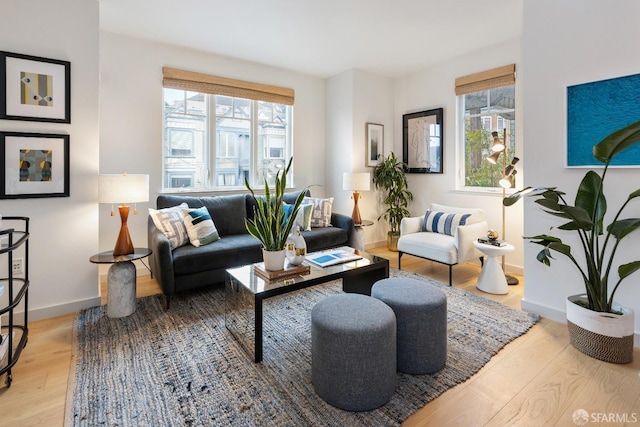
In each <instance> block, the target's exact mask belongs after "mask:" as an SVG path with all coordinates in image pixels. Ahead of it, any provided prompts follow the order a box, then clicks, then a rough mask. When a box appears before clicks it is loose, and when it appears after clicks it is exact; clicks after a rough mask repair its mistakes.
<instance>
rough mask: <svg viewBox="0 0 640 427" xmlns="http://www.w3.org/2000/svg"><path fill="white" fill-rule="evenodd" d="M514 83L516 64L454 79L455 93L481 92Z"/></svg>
mask: <svg viewBox="0 0 640 427" xmlns="http://www.w3.org/2000/svg"><path fill="white" fill-rule="evenodd" d="M515 83H516V64H511V65H505V66H503V67H498V68H494V69H491V70H487V71H482V72H480V73H475V74H470V75H468V76H464V77H458V78H457V79H456V95H465V94H467V93H474V92H481V91H483V90H489V89H495V88H498V87H503V86H511V85H513V84H515Z"/></svg>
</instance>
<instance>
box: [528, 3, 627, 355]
mask: <svg viewBox="0 0 640 427" xmlns="http://www.w3.org/2000/svg"><path fill="white" fill-rule="evenodd" d="M638 16H640V3H638V2H636V1H634V0H619V1H616V2H610V1H606V0H588V1H586V0H565V1H562V2H557V1H553V0H539V1H535V2H524V38H523V58H524V68H525V70H526V78H525V79H524V89H523V90H524V100H525V104H524V110H525V111H526V121H525V127H524V139H525V141H526V145H525V147H524V150H525V151H524V156H525V158H526V159H527V163H526V165H525V171H526V179H525V184H527V185H531V186H558V187H559V188H560V189H561V190H563V191H565V192H566V193H567V197H568V200H574V198H575V192H576V188H577V186H578V185H579V183H580V180H581V179H582V177H583V176H584V173H585V169H567V168H565V167H564V165H565V143H566V127H567V123H566V89H567V86H570V85H574V84H579V83H586V82H592V81H597V80H602V79H608V78H612V77H619V76H625V75H629V74H636V73H638V72H639V70H640V68H639V64H640V63H639V62H638V59H637V55H636V54H635V52H636V51H637V47H638V41H639V40H640V27H638V25H637V18H638ZM639 116H640V113H639ZM639 182H640V180H638V169H637V168H633V169H610V170H609V171H608V172H607V178H606V181H605V184H606V188H605V194H606V196H607V205H608V206H609V212H608V218H606V219H605V222H606V223H608V222H610V221H611V219H612V218H611V216H612V215H613V213H614V212H612V211H613V210H614V209H613V208H614V207H619V206H620V205H621V203H622V201H623V200H624V199H626V197H627V196H628V195H629V193H631V192H632V191H634V190H636V189H638V187H639V184H638V183H639ZM616 210H617V209H616ZM624 216H625V217H640V202H637V201H635V202H632V204H630V205H629V206H628V208H627V211H626V215H624ZM524 218H525V224H526V226H525V234H527V235H532V234H534V233H536V234H537V233H540V232H543V231H546V230H548V228H549V227H550V226H551V225H552V224H555V225H557V223H555V222H553V220H552V219H551V218H550V217H549V215H545V214H543V213H541V212H540V211H539V210H538V209H537V208H536V207H535V206H534V204H533V203H532V202H531V201H530V200H527V204H526V208H525V213H524ZM569 235H570V233H568V234H567V233H565V234H563V235H562V236H561V237H562V238H563V240H564V239H565V236H569ZM639 239H640V234H638V232H636V233H635V234H634V235H632V236H631V237H630V238H628V239H627V240H626V241H624V242H623V243H622V244H621V246H620V248H619V250H618V255H619V260H618V261H619V263H625V262H630V261H632V260H637V259H638V254H639V253H640V243H639V242H640V240H639ZM571 242H573V243H575V244H576V245H578V244H579V243H578V242H577V241H576V240H575V239H573V240H571ZM573 243H572V245H573ZM573 246H574V247H576V246H575V245H573ZM576 249H577V247H576ZM537 252H538V250H537V249H536V247H534V245H530V244H527V245H525V283H526V286H525V295H524V300H523V307H524V308H527V309H530V310H533V311H536V312H539V313H542V314H544V315H547V316H549V317H552V318H555V319H557V320H560V321H564V319H565V316H564V311H565V308H564V304H565V299H566V297H567V296H569V295H573V294H576V293H581V292H583V289H584V286H583V284H582V283H581V280H580V277H579V276H578V274H577V272H576V271H575V270H574V268H573V267H572V266H571V265H569V263H568V262H567V261H564V260H563V259H560V257H558V260H557V261H554V262H553V264H552V266H551V268H548V267H545V266H544V265H542V264H540V263H539V262H537V261H536V259H535V254H536V253H537ZM616 276H617V275H616ZM638 281H640V275H639V274H638V273H636V274H635V275H634V276H633V277H630V278H628V279H626V281H625V282H623V284H622V285H621V287H620V289H619V290H618V292H617V294H616V300H618V301H619V302H621V303H624V304H626V305H629V306H631V307H632V308H633V309H634V310H635V312H636V324H635V331H636V336H637V335H638V331H640V316H639V315H638V314H637V313H639V312H640V287H639V286H638ZM637 342H638V341H636V343H637Z"/></svg>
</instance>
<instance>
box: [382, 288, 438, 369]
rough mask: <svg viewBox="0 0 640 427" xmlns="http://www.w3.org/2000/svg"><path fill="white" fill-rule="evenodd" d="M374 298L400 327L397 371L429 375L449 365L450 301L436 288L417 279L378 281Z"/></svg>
mask: <svg viewBox="0 0 640 427" xmlns="http://www.w3.org/2000/svg"><path fill="white" fill-rule="evenodd" d="M371 296H372V297H373V298H377V299H379V300H380V301H383V302H384V303H386V304H387V305H388V306H389V307H391V308H392V309H393V311H394V313H395V314H396V322H397V325H398V332H397V343H398V371H400V372H404V373H407V374H429V373H433V372H436V371H439V370H440V369H442V368H443V367H444V365H445V363H446V362H447V297H446V296H445V294H444V292H442V290H440V289H438V288H437V287H436V286H433V285H429V284H428V283H424V282H421V281H419V280H414V279H400V278H390V279H383V280H379V281H377V282H376V283H374V284H373V287H372V288H371Z"/></svg>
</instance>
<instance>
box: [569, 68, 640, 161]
mask: <svg viewBox="0 0 640 427" xmlns="http://www.w3.org/2000/svg"><path fill="white" fill-rule="evenodd" d="M639 99H640V74H633V75H630V76H624V77H617V78H613V79H607V80H600V81H595V82H590V83H583V84H578V85H574V86H569V87H567V167H594V166H604V163H601V162H599V161H598V160H596V158H595V157H593V146H594V145H596V144H597V143H599V142H600V141H602V140H603V139H604V138H605V137H607V136H608V135H609V134H610V133H612V132H615V131H616V130H618V129H621V128H623V127H625V126H628V125H630V124H631V123H633V122H636V121H638V120H639V119H640V112H639V111H638V100H639ZM609 166H610V167H638V166H640V146H634V147H629V148H627V149H626V150H624V151H622V152H620V154H618V155H617V156H616V157H615V158H614V159H613V161H612V162H611V163H610V165H609Z"/></svg>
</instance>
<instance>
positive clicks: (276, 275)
mask: <svg viewBox="0 0 640 427" xmlns="http://www.w3.org/2000/svg"><path fill="white" fill-rule="evenodd" d="M310 271H311V267H310V266H308V265H287V266H286V267H285V268H284V269H283V270H276V271H269V270H267V269H265V268H264V262H259V263H257V264H253V272H254V273H256V274H257V275H258V276H260V277H261V278H263V279H266V280H277V279H285V278H287V277H291V276H299V275H304V274H309V272H310Z"/></svg>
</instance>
